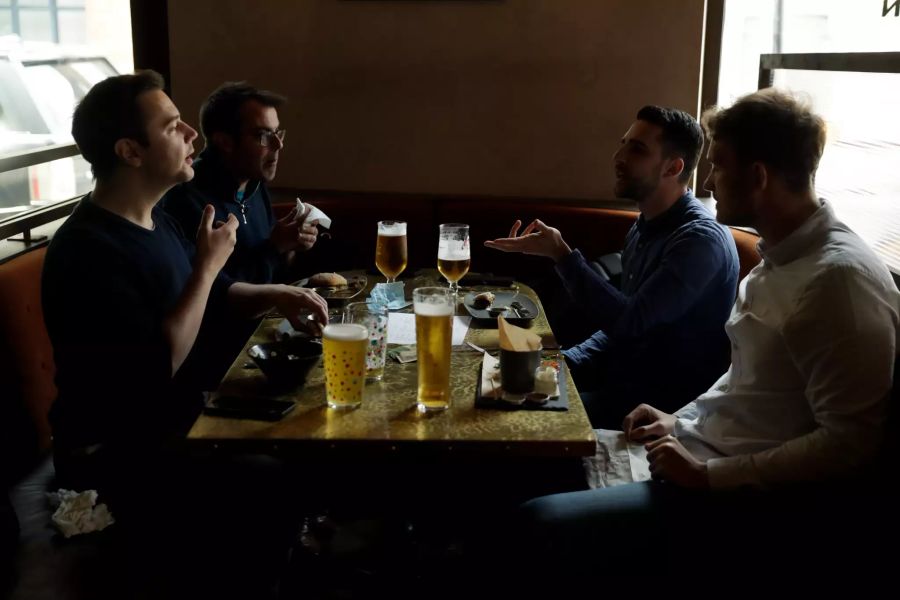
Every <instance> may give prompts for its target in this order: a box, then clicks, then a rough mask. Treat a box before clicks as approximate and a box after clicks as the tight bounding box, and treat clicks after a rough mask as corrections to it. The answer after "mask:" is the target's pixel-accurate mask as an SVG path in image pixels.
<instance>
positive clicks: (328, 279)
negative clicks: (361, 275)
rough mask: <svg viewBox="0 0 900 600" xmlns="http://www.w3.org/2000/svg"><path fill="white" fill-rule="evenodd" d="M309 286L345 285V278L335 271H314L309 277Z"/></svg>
mask: <svg viewBox="0 0 900 600" xmlns="http://www.w3.org/2000/svg"><path fill="white" fill-rule="evenodd" d="M306 285H308V286H309V287H338V286H341V285H347V279H346V278H345V277H344V276H343V275H338V274H337V273H316V274H315V275H313V276H312V277H310V278H309V283H307V284H306Z"/></svg>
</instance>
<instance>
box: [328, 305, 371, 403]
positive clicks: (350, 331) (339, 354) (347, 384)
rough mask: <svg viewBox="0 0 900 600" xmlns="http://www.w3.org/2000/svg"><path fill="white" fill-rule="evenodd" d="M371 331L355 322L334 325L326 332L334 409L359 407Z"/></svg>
mask: <svg viewBox="0 0 900 600" xmlns="http://www.w3.org/2000/svg"><path fill="white" fill-rule="evenodd" d="M368 343H369V332H368V331H367V330H366V328H365V327H363V326H362V325H357V324H355V323H339V324H330V325H327V326H326V327H325V331H324V332H322V355H323V356H324V363H325V397H326V399H327V400H328V406H330V407H331V408H356V407H357V406H359V405H360V404H361V403H362V392H363V385H364V384H365V382H366V346H367V345H368Z"/></svg>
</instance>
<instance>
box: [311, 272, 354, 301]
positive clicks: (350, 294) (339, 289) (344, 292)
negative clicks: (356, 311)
mask: <svg viewBox="0 0 900 600" xmlns="http://www.w3.org/2000/svg"><path fill="white" fill-rule="evenodd" d="M366 283H367V281H366V276H365V275H353V276H350V277H347V285H339V286H334V287H330V286H329V287H324V286H319V287H310V286H309V285H308V284H309V278H308V277H307V278H305V279H301V280H300V281H297V282H294V285H295V286H297V287H308V288H309V289H311V290H315V291H316V293H317V294H319V295H320V296H322V297H323V298H325V300H326V301H327V302H329V303H333V302H334V303H336V302H345V301H347V300H352V299H353V298H356V297H357V296H359V295H360V294H361V293H362V291H363V290H364V289H366Z"/></svg>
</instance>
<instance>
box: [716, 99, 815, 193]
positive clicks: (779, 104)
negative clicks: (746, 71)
mask: <svg viewBox="0 0 900 600" xmlns="http://www.w3.org/2000/svg"><path fill="white" fill-rule="evenodd" d="M701 120H702V122H703V127H704V128H705V129H706V131H707V132H708V134H709V136H710V139H715V140H720V141H725V142H727V143H728V144H729V145H730V146H731V147H732V148H734V151H735V155H736V157H737V159H738V160H739V161H740V162H742V163H751V162H755V161H759V162H761V163H763V164H765V165H766V166H767V167H769V168H770V169H772V170H773V171H774V172H775V173H777V174H779V175H781V177H783V178H784V180H785V184H786V185H787V186H788V189H790V190H791V191H794V192H802V191H806V190H809V189H812V187H813V185H814V182H815V176H816V169H817V168H818V167H819V159H821V158H822V151H823V150H824V148H825V133H826V128H825V121H824V120H823V119H822V117H820V116H819V115H817V114H815V113H813V112H812V109H811V108H810V106H809V103H808V102H806V101H801V100H799V99H798V98H795V97H793V96H791V95H790V94H787V93H785V92H781V91H778V90H776V89H774V88H767V89H764V90H760V91H758V92H753V93H752V94H747V95H746V96H742V97H741V98H738V100H737V102H735V103H734V104H733V105H731V107H729V108H726V109H721V108H718V107H716V108H711V109H709V110H707V111H705V112H704V113H703V116H702V118H701Z"/></svg>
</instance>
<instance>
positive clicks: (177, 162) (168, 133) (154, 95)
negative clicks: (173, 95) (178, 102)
mask: <svg viewBox="0 0 900 600" xmlns="http://www.w3.org/2000/svg"><path fill="white" fill-rule="evenodd" d="M137 105H138V108H139V109H140V111H141V115H143V118H144V128H145V132H146V135H147V145H146V146H142V148H141V168H142V169H145V173H147V175H148V177H149V178H150V179H152V180H154V181H159V182H160V183H162V184H171V185H175V184H176V183H181V182H183V181H189V180H190V179H192V178H193V177H194V169H193V167H192V166H191V164H192V162H193V160H192V158H191V155H192V154H193V153H194V139H195V138H196V137H197V132H196V131H195V130H194V129H192V128H191V127H190V126H189V125H188V124H187V123H185V122H184V121H182V120H181V114H180V113H179V112H178V108H177V107H176V106H175V104H173V103H172V100H170V99H169V97H168V96H166V94H165V92H163V91H162V90H151V91H149V92H144V93H143V94H141V95H140V96H138V98H137Z"/></svg>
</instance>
